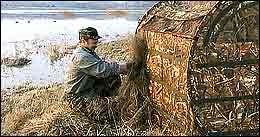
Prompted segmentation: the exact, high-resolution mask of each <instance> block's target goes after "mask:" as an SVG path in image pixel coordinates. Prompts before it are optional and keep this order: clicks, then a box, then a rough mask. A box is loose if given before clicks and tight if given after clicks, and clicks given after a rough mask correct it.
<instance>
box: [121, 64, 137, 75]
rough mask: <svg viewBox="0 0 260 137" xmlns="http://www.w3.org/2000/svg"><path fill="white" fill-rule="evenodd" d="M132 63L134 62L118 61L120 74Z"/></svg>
mask: <svg viewBox="0 0 260 137" xmlns="http://www.w3.org/2000/svg"><path fill="white" fill-rule="evenodd" d="M133 64H134V63H132V62H128V63H126V62H124V63H119V72H120V73H121V74H126V73H127V72H128V71H130V70H131V68H132V66H133Z"/></svg>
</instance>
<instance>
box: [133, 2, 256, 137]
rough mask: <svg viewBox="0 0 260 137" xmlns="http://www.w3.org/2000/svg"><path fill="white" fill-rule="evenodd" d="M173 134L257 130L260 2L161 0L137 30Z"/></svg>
mask: <svg viewBox="0 0 260 137" xmlns="http://www.w3.org/2000/svg"><path fill="white" fill-rule="evenodd" d="M136 33H137V34H140V35H141V36H142V38H144V39H145V41H146V43H147V46H148V56H147V66H148V70H149V74H150V77H151V79H150V86H149V92H150V96H151V97H152V99H153V101H154V102H156V104H158V105H159V106H160V107H161V108H162V109H163V110H164V111H166V112H167V113H168V114H170V115H171V116H172V117H174V119H176V120H178V122H179V126H172V127H171V129H170V130H172V131H174V132H176V134H188V135H192V134H194V133H196V134H200V135H246V134H255V135H257V134H259V131H258V130H259V63H258V61H259V2H258V1H241V2H239V1H221V2H217V1H171V2H168V1H162V2H158V3H156V4H155V5H154V6H153V7H152V8H151V9H149V10H148V11H147V12H146V13H145V15H144V16H143V17H142V19H141V20H140V21H139V24H138V28H137V31H136Z"/></svg>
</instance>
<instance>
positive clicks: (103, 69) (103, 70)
mask: <svg viewBox="0 0 260 137" xmlns="http://www.w3.org/2000/svg"><path fill="white" fill-rule="evenodd" d="M79 69H80V70H81V71H83V72H84V73H86V74H87V75H91V76H95V77H98V78H106V77H109V76H113V75H118V74H119V73H120V72H119V64H117V63H116V62H113V63H108V62H105V61H103V60H100V59H97V58H95V57H94V56H92V55H88V56H83V57H80V61H79Z"/></svg>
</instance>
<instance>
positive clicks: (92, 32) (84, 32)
mask: <svg viewBox="0 0 260 137" xmlns="http://www.w3.org/2000/svg"><path fill="white" fill-rule="evenodd" d="M81 37H84V38H92V39H100V38H102V37H100V36H99V35H98V32H97V30H96V29H95V28H93V27H87V28H84V29H80V30H79V38H81Z"/></svg>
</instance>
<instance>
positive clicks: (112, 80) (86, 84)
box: [63, 27, 131, 117]
mask: <svg viewBox="0 0 260 137" xmlns="http://www.w3.org/2000/svg"><path fill="white" fill-rule="evenodd" d="M79 38H80V39H79V43H80V46H79V47H78V48H77V49H75V51H74V52H73V55H72V58H71V61H70V62H69V65H68V70H67V72H66V76H65V95H64V97H63V99H64V100H65V101H67V102H68V103H69V104H70V106H71V108H72V109H75V110H78V111H81V112H84V113H85V114H87V115H89V116H90V117H92V115H90V114H93V113H92V112H91V111H95V112H94V113H95V114H96V115H97V113H102V111H104V109H105V108H106V107H107V106H106V105H107V104H106V103H105V102H109V101H107V100H106V98H109V97H111V96H115V95H117V91H118V89H119V87H120V85H121V79H120V76H119V74H126V73H127V71H128V70H129V66H130V64H131V63H123V64H119V63H117V62H112V63H111V62H106V61H104V60H102V59H100V57H99V56H98V55H97V54H96V53H95V51H94V50H95V48H96V47H97V43H98V39H99V38H101V37H100V36H99V35H98V32H97V30H96V29H95V28H92V27H88V28H86V29H81V30H80V32H79ZM102 105H103V106H102ZM104 105H105V106H104ZM102 108H104V109H102ZM99 109H100V110H99ZM94 117H95V116H94Z"/></svg>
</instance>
